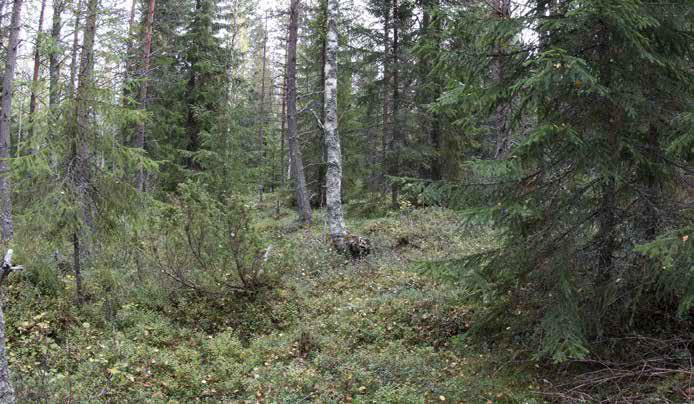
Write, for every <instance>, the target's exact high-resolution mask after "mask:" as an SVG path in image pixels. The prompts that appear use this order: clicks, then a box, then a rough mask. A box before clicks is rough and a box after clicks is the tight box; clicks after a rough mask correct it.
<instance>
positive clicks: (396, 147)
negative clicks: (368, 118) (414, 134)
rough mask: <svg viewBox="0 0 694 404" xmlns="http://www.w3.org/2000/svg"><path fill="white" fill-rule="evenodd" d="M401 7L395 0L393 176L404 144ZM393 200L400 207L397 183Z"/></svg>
mask: <svg viewBox="0 0 694 404" xmlns="http://www.w3.org/2000/svg"><path fill="white" fill-rule="evenodd" d="M401 23H402V21H401V18H400V8H399V6H398V0H393V49H392V51H393V56H392V58H393V63H392V68H393V107H392V120H393V122H392V130H393V140H392V143H391V172H390V175H391V176H392V177H396V176H399V175H400V152H401V149H402V145H403V138H402V133H401V132H400V38H399V34H400V25H401ZM390 190H391V202H392V205H393V208H394V209H397V208H399V207H400V204H399V202H398V199H399V193H400V189H399V186H398V185H397V183H393V184H392V185H391V189H390Z"/></svg>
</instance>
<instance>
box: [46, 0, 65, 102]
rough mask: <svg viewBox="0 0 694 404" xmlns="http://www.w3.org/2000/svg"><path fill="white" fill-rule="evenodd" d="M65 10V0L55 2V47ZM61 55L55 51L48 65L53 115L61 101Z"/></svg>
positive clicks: (49, 95) (54, 0)
mask: <svg viewBox="0 0 694 404" xmlns="http://www.w3.org/2000/svg"><path fill="white" fill-rule="evenodd" d="M64 8H65V0H53V20H52V23H51V40H52V41H53V44H54V45H55V46H59V45H60V31H61V29H62V13H63V10H64ZM59 56H60V53H59V52H57V51H56V50H53V51H52V52H51V54H50V56H49V62H48V63H49V64H48V77H49V84H48V109H49V110H50V111H51V113H53V112H54V111H55V108H56V107H57V106H58V101H59V99H60V88H59V86H60V57H59Z"/></svg>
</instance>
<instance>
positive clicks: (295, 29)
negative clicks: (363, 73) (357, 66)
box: [287, 0, 311, 224]
mask: <svg viewBox="0 0 694 404" xmlns="http://www.w3.org/2000/svg"><path fill="white" fill-rule="evenodd" d="M298 36H299V0H291V3H290V7H289V40H288V42H287V137H288V140H289V154H290V156H291V164H292V172H293V175H294V182H295V188H296V203H297V206H298V208H299V215H300V216H301V221H302V222H304V223H307V224H308V223H311V205H310V203H309V198H308V191H307V189H306V177H305V176H304V163H303V160H302V157H301V145H300V144H299V139H298V133H297V122H296V119H297V117H296V115H297V112H296V45H297V42H298Z"/></svg>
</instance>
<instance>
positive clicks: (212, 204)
mask: <svg viewBox="0 0 694 404" xmlns="http://www.w3.org/2000/svg"><path fill="white" fill-rule="evenodd" d="M179 193H180V196H179V197H178V198H176V199H175V200H174V201H173V203H172V205H171V207H170V208H168V209H167V210H165V211H164V212H163V217H162V218H161V220H160V221H158V222H157V223H155V224H154V226H153V227H152V228H153V229H155V232H153V233H152V234H153V235H154V236H155V238H152V239H151V240H150V242H149V253H150V256H151V257H153V259H154V261H153V264H154V265H156V266H157V268H158V269H159V270H160V271H161V273H162V274H165V275H166V276H168V277H170V278H171V279H172V280H173V281H175V282H176V283H178V284H179V286H181V287H184V288H188V289H191V290H192V291H195V292H198V293H200V294H203V295H208V296H209V297H220V298H221V297H224V296H228V295H230V294H234V293H245V292H248V293H252V292H253V291H254V290H256V289H258V288H260V287H262V286H264V285H267V284H268V282H269V280H270V277H269V276H270V274H271V263H270V262H269V260H270V258H272V246H270V245H265V244H264V243H263V242H262V240H261V239H260V237H259V235H258V234H257V232H256V230H255V228H254V224H253V218H252V214H251V212H250V211H249V206H248V205H246V204H245V202H244V201H243V200H242V199H241V198H239V197H236V196H231V197H227V198H226V199H225V200H223V201H220V200H218V199H216V198H215V197H213V196H212V195H211V194H210V193H209V192H207V190H206V187H205V186H204V185H201V184H198V183H195V182H191V181H188V182H186V183H184V184H181V186H180V187H179ZM161 234H166V235H167V237H166V238H164V239H159V235H161Z"/></svg>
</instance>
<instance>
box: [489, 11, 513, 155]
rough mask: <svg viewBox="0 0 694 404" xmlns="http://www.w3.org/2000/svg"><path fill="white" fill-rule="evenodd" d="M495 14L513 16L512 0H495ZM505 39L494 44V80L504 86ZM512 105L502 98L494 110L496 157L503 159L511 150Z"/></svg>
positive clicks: (501, 17) (496, 15) (503, 18)
mask: <svg viewBox="0 0 694 404" xmlns="http://www.w3.org/2000/svg"><path fill="white" fill-rule="evenodd" d="M494 15H495V17H496V18H498V19H500V20H505V19H509V18H511V0H495V2H494ZM505 42H506V40H505V39H501V40H499V42H498V43H497V44H496V45H495V46H494V54H495V55H494V60H493V62H492V80H494V82H495V83H496V85H497V86H503V85H504V81H505V79H506V72H505V66H504V65H505V60H504V58H505V56H504V54H503V53H504V48H505ZM510 112H511V108H510V105H509V103H508V102H507V101H505V100H503V99H502V100H500V102H499V103H498V104H497V106H496V110H495V111H494V129H495V131H496V146H495V149H494V158H495V159H503V158H506V157H507V156H508V152H509V151H510V150H511V130H510V128H509V114H510Z"/></svg>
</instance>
